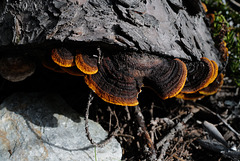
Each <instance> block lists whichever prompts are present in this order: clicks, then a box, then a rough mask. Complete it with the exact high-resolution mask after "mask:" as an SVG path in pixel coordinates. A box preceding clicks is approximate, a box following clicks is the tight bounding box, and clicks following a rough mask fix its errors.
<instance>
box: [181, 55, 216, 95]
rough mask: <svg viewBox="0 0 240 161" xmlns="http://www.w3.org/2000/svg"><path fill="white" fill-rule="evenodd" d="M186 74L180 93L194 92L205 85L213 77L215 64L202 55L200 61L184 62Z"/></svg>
mask: <svg viewBox="0 0 240 161" xmlns="http://www.w3.org/2000/svg"><path fill="white" fill-rule="evenodd" d="M186 66H187V70H188V76H187V81H186V84H185V86H184V88H183V89H182V91H181V92H182V93H188V94H189V93H195V92H197V91H199V90H200V89H202V88H205V87H207V86H208V85H209V84H210V83H211V82H212V81H213V80H214V77H215V72H216V71H217V68H216V69H215V65H213V63H212V62H211V61H210V60H209V59H208V58H205V57H203V58H202V59H201V61H196V62H188V63H186Z"/></svg>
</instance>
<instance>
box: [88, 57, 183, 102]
mask: <svg viewBox="0 0 240 161" xmlns="http://www.w3.org/2000/svg"><path fill="white" fill-rule="evenodd" d="M186 76H187V68H186V65H185V64H184V63H183V62H182V61H181V60H179V59H175V60H172V59H165V58H161V57H157V56H147V55H145V54H142V55H141V54H118V55H114V56H112V57H105V58H103V60H102V63H101V64H100V66H99V71H98V72H97V73H96V74H92V75H86V76H85V82H86V84H87V85H88V86H89V87H90V88H91V89H92V90H93V91H94V92H95V93H96V94H97V95H98V96H99V97H100V98H102V99H103V100H104V101H106V102H109V103H113V104H116V105H122V106H136V105H137V104H138V100H137V97H138V94H139V93H140V92H141V87H143V86H147V87H150V88H151V89H154V90H155V91H156V92H157V94H158V95H159V96H160V97H161V98H163V99H166V98H170V97H174V96H175V95H177V94H178V93H179V92H180V91H181V89H182V88H183V86H184V84H185V81H186Z"/></svg>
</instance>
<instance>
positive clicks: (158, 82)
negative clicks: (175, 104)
mask: <svg viewBox="0 0 240 161" xmlns="http://www.w3.org/2000/svg"><path fill="white" fill-rule="evenodd" d="M186 78H187V67H186V65H185V64H184V63H183V62H182V61H181V60H179V59H174V60H171V59H162V63H160V64H159V65H157V66H155V67H154V69H153V71H152V72H151V74H150V76H149V77H147V78H146V79H147V81H146V83H145V84H144V85H145V86H148V87H150V88H151V89H153V90H154V91H155V92H156V93H157V94H158V95H159V97H160V98H162V99H168V98H171V97H174V96H176V95H177V94H178V93H179V92H180V91H181V90H182V89H183V87H184V85H185V82H186Z"/></svg>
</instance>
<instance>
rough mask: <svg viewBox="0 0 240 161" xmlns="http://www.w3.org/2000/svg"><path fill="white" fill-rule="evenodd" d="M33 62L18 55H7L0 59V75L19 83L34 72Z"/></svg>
mask: <svg viewBox="0 0 240 161" xmlns="http://www.w3.org/2000/svg"><path fill="white" fill-rule="evenodd" d="M35 67H36V65H35V62H34V61H32V60H31V59H30V58H28V57H25V56H20V55H7V56H3V57H1V58H0V75H1V76H2V77H3V78H5V79H7V80H9V81H11V82H19V81H22V80H24V79H26V78H27V77H29V76H31V75H32V74H33V73H34V71H35Z"/></svg>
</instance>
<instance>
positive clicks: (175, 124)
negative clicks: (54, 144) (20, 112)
mask: <svg viewBox="0 0 240 161" xmlns="http://www.w3.org/2000/svg"><path fill="white" fill-rule="evenodd" d="M0 90H1V97H0V98H1V102H2V101H3V100H4V99H5V98H6V97H8V96H9V95H10V94H12V93H15V92H36V91H44V92H50V93H51V92H56V93H58V94H60V95H61V96H62V97H63V99H64V100H65V101H66V102H67V103H68V104H69V105H70V106H71V107H73V108H74V109H75V110H76V111H78V112H79V113H80V114H81V115H82V116H84V115H85V111H86V108H87V107H88V105H89V104H88V103H89V99H88V98H89V94H90V90H89V89H88V87H87V86H86V85H85V83H84V81H83V79H82V78H81V77H74V76H69V75H67V74H59V73H54V72H51V71H49V70H47V69H45V68H42V67H38V68H37V71H36V72H35V74H34V75H33V76H31V77H29V78H27V79H26V80H25V81H22V82H18V83H11V82H8V81H6V80H3V79H1V83H0ZM93 97H94V98H93V100H92V101H91V106H90V107H89V108H90V109H89V118H90V119H92V120H94V121H96V122H99V123H100V124H101V125H102V126H103V127H104V129H105V130H106V131H108V132H109V134H113V135H115V137H116V139H117V140H118V141H119V142H120V143H121V146H122V152H123V158H122V160H134V161H135V160H157V159H159V160H167V161H170V160H183V161H184V160H193V161H201V160H212V161H215V160H239V159H240V154H239V150H240V144H239V139H240V134H239V133H240V124H239V120H240V117H239V116H240V102H239V88H237V87H236V86H234V84H233V83H232V82H231V80H230V79H229V78H225V84H224V86H223V87H222V89H221V91H220V92H218V93H217V94H216V95H214V96H210V97H206V98H204V99H202V100H198V101H183V100H179V99H175V98H172V99H168V100H165V101H163V100H161V99H159V98H158V97H157V96H156V95H155V94H154V93H153V92H152V91H151V90H149V89H143V91H142V93H141V94H140V95H139V102H140V104H139V107H140V109H138V108H137V107H121V106H114V105H110V104H107V103H105V102H103V101H102V100H101V99H99V98H98V97H97V96H96V95H94V94H93ZM204 121H207V122H205V124H204V125H205V127H204V126H203V123H204ZM215 127H216V128H217V129H218V131H219V132H220V133H221V134H222V135H223V137H224V139H225V140H226V142H227V144H225V143H224V141H222V139H221V136H220V139H218V138H219V137H218V136H217V137H216V135H217V134H218V132H214V130H215V131H216V129H215ZM212 133H213V134H212ZM214 134H215V135H214ZM69 139H71V138H69ZM216 139H218V141H217V140H216ZM221 142H222V143H221ZM224 144H225V145H224ZM231 148H233V150H230V149H231Z"/></svg>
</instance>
